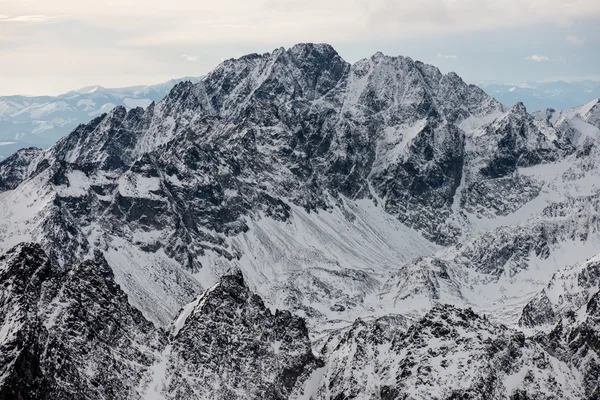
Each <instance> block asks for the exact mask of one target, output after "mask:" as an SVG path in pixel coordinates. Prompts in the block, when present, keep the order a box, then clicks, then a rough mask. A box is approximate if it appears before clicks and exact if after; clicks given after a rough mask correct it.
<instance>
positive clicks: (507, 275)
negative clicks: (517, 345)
mask: <svg viewBox="0 0 600 400" xmlns="http://www.w3.org/2000/svg"><path fill="white" fill-rule="evenodd" d="M599 207H600V203H599V197H598V193H596V194H594V195H591V196H581V197H578V198H574V199H571V200H568V201H565V202H557V203H553V204H552V205H550V206H548V207H546V208H545V209H544V210H543V211H542V212H541V214H540V215H539V216H538V217H535V218H533V219H530V220H527V221H524V222H522V223H520V224H518V225H514V226H507V227H500V228H496V229H493V230H491V231H489V232H486V233H484V234H481V235H478V236H475V237H474V238H473V239H471V240H469V241H465V242H463V243H461V244H459V245H457V246H453V247H449V248H447V249H444V250H442V251H440V252H438V253H436V254H435V255H433V256H429V257H424V258H422V259H419V260H416V261H415V262H412V263H408V264H406V265H404V266H402V267H401V268H399V269H398V271H397V272H396V273H395V274H394V276H393V277H392V278H391V279H390V281H389V282H387V283H386V285H385V286H384V289H383V292H382V295H381V298H380V303H381V304H387V305H388V307H387V308H386V309H388V310H390V309H391V310H397V311H396V312H399V311H400V310H402V312H404V313H410V312H413V313H415V315H422V314H423V313H424V312H426V311H427V310H428V309H429V308H430V307H431V306H432V305H433V304H436V303H442V304H454V305H457V306H461V307H466V306H469V307H473V308H475V309H476V310H477V311H478V312H485V313H490V314H491V318H494V319H496V320H497V321H500V322H503V323H505V324H516V322H517V320H518V319H519V317H520V316H521V311H522V309H523V307H524V306H525V305H526V304H527V303H528V302H529V301H530V300H532V298H533V297H534V296H535V295H536V293H537V292H538V291H540V290H541V289H542V288H543V287H544V286H546V284H547V283H548V282H549V280H550V279H551V278H552V276H553V275H554V273H555V272H556V271H558V270H560V269H561V268H564V267H566V266H568V265H570V264H572V263H573V262H576V261H584V260H585V259H587V258H588V257H592V256H594V255H596V254H597V253H598V249H599V248H600V219H599V215H600V214H599V212H600V209H599ZM551 322H552V323H554V322H555V321H551Z"/></svg>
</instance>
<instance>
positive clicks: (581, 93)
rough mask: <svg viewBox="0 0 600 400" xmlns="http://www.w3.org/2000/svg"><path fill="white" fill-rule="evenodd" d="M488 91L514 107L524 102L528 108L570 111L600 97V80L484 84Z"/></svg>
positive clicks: (531, 109) (481, 84)
mask: <svg viewBox="0 0 600 400" xmlns="http://www.w3.org/2000/svg"><path fill="white" fill-rule="evenodd" d="M479 86H480V87H481V88H482V89H483V90H485V92H486V93H487V94H489V95H490V96H492V97H494V98H495V99H496V100H498V101H499V102H501V103H502V104H504V105H506V106H509V107H512V106H513V105H515V104H517V103H519V102H521V103H523V104H525V106H526V107H527V110H529V111H530V112H531V111H539V110H543V109H546V108H553V109H555V110H566V109H569V108H573V107H576V106H578V105H581V104H585V103H588V102H590V101H592V100H594V99H597V98H598V97H600V82H594V81H580V82H562V81H559V82H545V83H524V84H518V85H517V84H514V85H513V84H507V83H480V84H479Z"/></svg>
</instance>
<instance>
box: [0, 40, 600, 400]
mask: <svg viewBox="0 0 600 400" xmlns="http://www.w3.org/2000/svg"><path fill="white" fill-rule="evenodd" d="M555 113H556V112H554V111H551V110H549V111H547V112H544V113H536V115H530V114H529V113H527V111H526V110H525V108H524V107H523V106H522V105H517V106H515V107H513V108H511V109H505V108H504V107H503V106H501V105H500V104H499V103H498V102H496V101H495V100H494V99H492V98H490V97H489V96H487V95H486V94H485V93H484V92H482V91H481V90H480V89H479V88H477V87H476V86H472V85H467V84H465V83H464V82H463V81H462V80H461V79H460V77H458V76H457V75H456V74H454V73H450V74H447V75H443V74H441V73H440V72H439V70H437V68H435V67H433V66H431V65H426V64H423V63H420V62H417V61H413V60H412V59H410V58H405V57H389V56H385V55H383V54H381V53H377V54H375V55H374V56H373V57H371V58H369V59H365V60H361V61H359V62H357V63H355V64H348V63H346V62H345V61H344V60H343V59H341V57H339V55H338V54H337V53H336V52H335V50H334V49H333V48H331V47H330V46H328V45H313V44H301V45H296V46H294V47H292V48H291V49H288V50H286V49H277V50H275V51H274V52H272V53H267V54H263V55H258V54H252V55H248V56H245V57H242V58H240V59H235V60H228V61H225V62H224V63H222V64H221V65H220V66H218V67H217V68H216V69H215V70H214V71H212V72H211V73H210V74H208V75H207V76H206V78H205V79H204V80H202V81H201V82H198V83H195V84H192V83H190V82H183V83H180V84H178V85H177V86H176V87H175V88H174V89H173V90H172V91H171V92H170V93H169V95H168V96H167V97H165V98H164V99H163V100H162V101H160V102H158V103H156V104H151V105H150V106H148V107H147V108H146V109H142V108H135V109H132V110H130V111H127V110H125V109H124V108H121V107H117V108H115V109H114V110H112V111H111V112H110V113H108V114H105V115H102V116H99V117H97V118H96V119H94V120H93V121H91V122H90V123H89V124H87V125H80V126H79V127H77V128H76V129H75V130H74V131H73V132H72V133H71V134H70V135H69V136H67V137H65V138H64V139H62V140H60V141H59V142H58V143H57V144H56V145H54V146H53V147H51V148H50V149H48V150H44V151H41V150H35V149H27V150H23V151H20V152H18V153H16V154H15V155H13V156H12V157H10V158H9V159H7V160H5V161H4V162H2V163H0V191H1V192H0V203H1V205H2V207H1V208H0V248H1V250H2V251H3V252H6V254H5V255H4V256H3V258H2V259H1V260H0V261H1V263H2V264H1V265H2V267H1V268H0V288H2V289H1V293H2V297H1V298H0V300H1V301H0V323H1V324H2V325H1V327H0V346H3V348H6V349H10V351H6V352H3V355H2V356H0V398H2V395H4V396H5V397H6V396H8V398H10V396H19V395H21V396H25V395H27V394H28V393H32V392H31V391H32V390H37V391H40V390H41V391H44V392H48V393H53V396H54V398H56V396H59V397H61V396H62V397H65V396H66V397H69V396H71V397H73V396H75V397H73V398H123V399H125V398H146V399H157V398H158V399H188V398H202V399H205V398H206V399H212V398H223V399H232V398H240V399H242V398H243V399H246V398H247V399H251V398H269V399H270V398H273V399H284V398H305V399H306V398H314V399H325V398H331V399H336V398H365V399H371V398H382V399H396V398H419V399H420V398H423V399H425V398H440V399H446V398H481V399H505V398H552V396H554V398H595V397H594V396H596V397H597V396H598V379H597V378H598V371H599V368H598V365H599V364H598V351H599V348H598V346H597V343H598V334H599V331H598V318H599V316H598V315H599V314H598V307H597V304H598V295H597V292H598V279H597V276H598V274H597V271H596V269H595V267H594V266H595V265H596V264H595V263H596V261H595V258H593V257H595V256H596V255H597V254H599V253H600V235H599V232H598V231H599V230H598V228H599V212H600V210H599V208H600V204H599V201H600V200H599V192H598V190H599V188H598V185H599V184H600V179H599V176H598V172H597V171H599V169H598V165H597V162H598V160H600V150H598V146H597V143H598V138H599V133H600V130H599V127H600V118H598V115H600V105H598V102H595V103H594V102H592V103H590V104H588V105H586V106H584V107H581V108H579V109H577V110H573V111H568V112H562V113H560V117H557V116H556V115H555ZM22 242H29V243H31V244H27V245H22V244H20V243H22ZM32 243H35V244H32ZM15 246H16V247H15ZM209 288H210V289H209ZM471 309H472V310H473V311H471ZM282 310H285V311H282ZM99 322H102V323H104V322H107V323H106V324H105V325H103V328H102V329H100V328H99V327H98V326H97V324H98V323H99ZM71 330H72V331H74V332H81V333H80V335H82V336H81V337H86V338H87V339H86V342H85V343H82V342H81V341H80V340H79V339H77V335H72V334H70V333H69V332H70V331H71ZM116 337H123V339H120V340H116V339H115V338H116ZM99 343H101V345H100V344H99ZM311 343H312V345H311ZM49 346H50V347H49ZM311 346H312V347H311ZM92 348H94V349H96V350H94V351H93V352H92V351H91V350H90V349H92ZM48 349H51V351H49V350H48ZM90 352H91V353H90ZM110 354H113V359H111V358H110V356H109V355H110ZM115 354H118V356H114V355H115ZM114 357H116V358H114ZM61 359H65V360H69V362H68V363H67V364H68V365H70V367H68V368H67V367H64V365H66V364H64V363H61V362H60V360H61ZM465 369H467V370H468V371H469V372H468V373H466V372H465ZM24 370H26V371H28V374H27V375H26V376H27V377H30V378H31V379H30V380H28V379H29V378H27V379H25V378H20V377H22V376H23V375H22V374H21V373H20V372H19V371H24ZM80 394H81V395H80ZM77 396H80V397H77ZM51 397H52V396H51Z"/></svg>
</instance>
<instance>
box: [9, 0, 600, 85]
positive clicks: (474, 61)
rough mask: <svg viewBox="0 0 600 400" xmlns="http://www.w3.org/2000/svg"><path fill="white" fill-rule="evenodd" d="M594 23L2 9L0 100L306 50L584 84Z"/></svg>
mask: <svg viewBox="0 0 600 400" xmlns="http://www.w3.org/2000/svg"><path fill="white" fill-rule="evenodd" d="M599 22H600V1H598V0H493V1H492V0H344V1H342V0H330V1H327V0H304V1H299V0H246V1H233V0H221V1H218V2H216V1H210V2H209V1H204V0H195V1H191V0H172V1H164V0H161V1H158V0H146V1H143V2H141V1H133V0H119V1H117V0H105V1H102V2H92V1H81V0H80V1H73V0H52V1H48V0H46V1H40V0H27V1H23V0H0V51H2V63H0V94H10V93H28V94H41V93H52V94H56V93H59V92H64V91H66V90H69V89H73V88H77V87H79V86H85V85H93V84H101V85H104V86H122V85H134V84H141V83H154V82H159V81H162V80H166V79H170V78H174V77H178V76H184V75H201V74H204V73H206V72H208V71H209V70H210V69H211V68H213V67H214V66H215V65H216V64H218V63H219V62H220V60H221V59H223V58H230V57H234V56H240V55H242V54H245V53H247V52H264V51H270V50H272V49H273V48H275V47H279V46H290V45H292V44H294V43H297V42H309V41H314V42H329V43H331V44H333V45H334V46H335V47H336V48H337V49H338V51H339V52H340V54H341V55H342V56H343V57H344V58H346V59H347V60H348V61H355V60H357V59H359V58H362V57H367V56H369V55H371V54H373V53H375V52H376V51H378V50H381V51H384V52H385V53H387V54H392V55H397V54H402V55H407V56H411V57H413V58H417V59H421V60H423V61H425V62H430V63H433V64H436V65H438V66H440V67H441V69H442V70H443V71H444V72H447V71H448V70H450V69H453V70H456V71H457V72H458V73H459V74H461V75H463V77H464V78H465V79H467V80H469V81H473V82H476V81H477V80H500V81H502V80H506V81H508V80H511V81H518V80H527V79H530V80H540V79H546V80H547V79H551V78H552V77H553V76H561V77H565V76H571V77H574V78H575V79H577V77H579V76H581V77H590V76H597V75H600V71H598V69H597V67H596V66H597V65H599V64H598V62H599V61H600V60H599V59H598V57H599V56H598V53H600V51H599V50H600V49H599V43H598V39H597V38H598V37H599V36H600V35H599V34H598V33H599V32H598V29H599V28H598V25H600V24H599ZM540 32H542V33H543V34H540ZM583 38H586V40H584V39H583ZM540 54H544V55H543V56H540ZM528 57H529V58H530V60H534V61H545V62H530V61H529V60H527V58H528ZM534 57H545V58H546V59H544V60H542V59H541V58H539V59H534ZM561 58H562V59H563V60H566V62H553V61H552V60H558V59H561ZM533 64H535V67H537V68H538V70H534V69H532V68H533V67H532V65H533ZM542 66H543V68H544V69H543V70H542V69H540V68H542ZM559 67H560V68H559Z"/></svg>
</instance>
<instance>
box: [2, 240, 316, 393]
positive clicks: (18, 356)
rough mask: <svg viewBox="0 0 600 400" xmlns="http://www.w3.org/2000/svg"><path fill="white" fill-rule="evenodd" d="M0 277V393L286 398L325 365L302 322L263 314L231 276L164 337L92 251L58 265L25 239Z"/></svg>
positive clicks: (280, 314)
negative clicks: (76, 262) (65, 267)
mask: <svg viewBox="0 0 600 400" xmlns="http://www.w3.org/2000/svg"><path fill="white" fill-rule="evenodd" d="M0 285H1V287H2V288H3V290H2V292H0V293H1V295H2V297H1V298H0V300H1V302H0V317H1V318H2V328H3V329H2V336H1V337H0V340H1V342H0V346H1V348H2V352H1V354H0V374H1V375H0V377H1V379H0V398H2V399H14V398H19V399H21V398H22V399H56V398H64V399H101V398H110V399H141V398H147V396H155V395H159V392H161V391H162V395H164V396H165V397H166V398H173V399H183V398H222V399H252V398H257V397H261V398H268V399H286V398H289V396H290V393H292V392H293V391H294V390H298V389H297V388H298V387H300V386H301V385H302V384H303V383H304V381H305V380H306V379H307V377H308V376H309V375H310V374H311V373H312V371H313V370H314V369H315V368H317V367H320V366H321V365H322V361H321V360H319V359H317V358H316V357H315V356H314V355H313V353H312V349H311V343H310V341H309V339H308V331H307V328H306V325H305V323H304V321H303V320H302V319H301V318H299V317H295V316H292V315H291V314H290V312H288V311H276V312H275V313H274V314H272V313H271V311H270V310H269V309H267V308H266V307H265V306H264V304H263V302H262V300H261V299H260V298H259V297H258V296H256V295H255V294H253V293H251V292H250V290H249V289H248V287H247V286H246V285H245V283H244V281H243V279H242V276H241V274H240V273H238V274H236V275H228V276H225V277H223V278H222V280H221V281H220V283H218V284H217V285H215V286H214V287H213V288H211V289H210V291H208V292H207V293H206V294H204V295H202V296H201V297H200V298H199V299H197V301H196V302H195V303H194V304H193V308H192V309H187V310H186V311H184V312H183V313H182V315H181V316H180V317H179V318H178V319H177V320H176V321H175V323H174V325H173V328H172V330H171V331H170V332H168V333H165V331H164V330H162V329H159V328H155V327H154V326H153V325H152V324H151V323H150V322H148V321H147V320H145V319H144V317H143V316H142V314H141V313H140V312H139V311H138V310H136V309H134V308H133V307H131V305H129V303H128V302H127V296H126V295H125V294H124V293H123V291H122V290H121V288H120V287H119V286H118V285H117V284H116V283H115V282H114V277H113V274H112V271H111V270H110V267H109V266H108V264H107V263H106V261H105V260H104V259H103V258H102V256H101V255H100V254H97V255H96V256H95V257H94V259H90V260H87V261H84V262H82V263H81V264H79V265H77V266H75V267H73V268H71V269H69V271H68V272H66V273H64V272H61V271H59V270H58V269H57V268H56V265H53V264H52V263H51V261H50V259H49V258H48V257H47V256H46V255H45V254H44V252H43V250H42V249H41V248H40V246H39V245H35V244H23V245H20V246H18V247H16V248H14V249H12V250H11V251H9V252H8V253H6V254H5V255H3V256H2V257H1V258H0ZM162 365H166V367H164V368H163V367H161V366H162ZM161 368H163V370H162V373H163V375H162V376H161V375H160V374H161Z"/></svg>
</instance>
